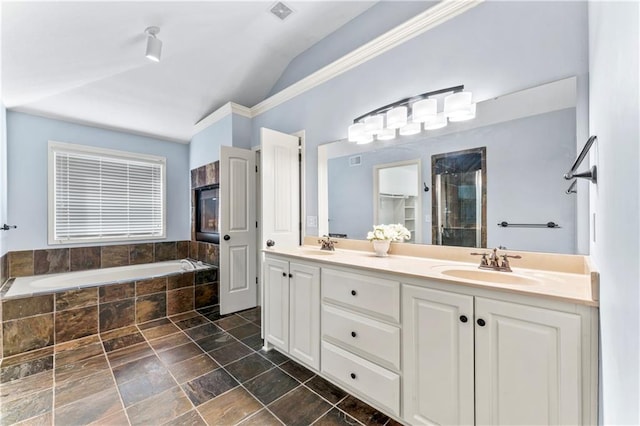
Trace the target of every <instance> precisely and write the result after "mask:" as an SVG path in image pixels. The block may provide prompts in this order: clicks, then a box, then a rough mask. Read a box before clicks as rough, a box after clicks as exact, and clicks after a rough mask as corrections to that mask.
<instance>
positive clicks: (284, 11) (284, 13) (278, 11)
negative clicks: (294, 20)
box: [269, 1, 293, 21]
mask: <svg viewBox="0 0 640 426" xmlns="http://www.w3.org/2000/svg"><path fill="white" fill-rule="evenodd" d="M269 11H270V12H271V13H272V14H273V15H275V16H277V17H278V18H280V19H281V20H282V21H284V20H285V19H287V17H288V16H289V15H291V14H292V13H293V10H291V8H290V7H289V6H287V5H286V4H284V3H282V2H281V1H279V2H278V3H276V4H274V5H273V7H272V8H271V9H270V10H269Z"/></svg>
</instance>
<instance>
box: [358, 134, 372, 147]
mask: <svg viewBox="0 0 640 426" xmlns="http://www.w3.org/2000/svg"><path fill="white" fill-rule="evenodd" d="M371 142H373V135H372V134H370V133H367V132H364V133H363V134H362V136H360V138H358V140H357V141H356V144H358V145H364V144H367V143H371Z"/></svg>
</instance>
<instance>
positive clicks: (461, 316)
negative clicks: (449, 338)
mask: <svg viewBox="0 0 640 426" xmlns="http://www.w3.org/2000/svg"><path fill="white" fill-rule="evenodd" d="M468 320H469V319H468V318H467V316H466V315H460V321H461V322H467V321H468Z"/></svg>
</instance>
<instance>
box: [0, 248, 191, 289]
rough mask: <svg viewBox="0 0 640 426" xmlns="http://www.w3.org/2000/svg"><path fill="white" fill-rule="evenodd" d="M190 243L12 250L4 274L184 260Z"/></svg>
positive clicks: (7, 276)
mask: <svg viewBox="0 0 640 426" xmlns="http://www.w3.org/2000/svg"><path fill="white" fill-rule="evenodd" d="M189 243H190V242H189V241H162V242H150V243H141V244H120V245H109V246H105V245H102V246H91V247H72V248H67V247H65V248H50V249H38V250H22V251H12V252H9V253H7V254H6V261H5V262H6V266H5V267H4V270H6V275H3V277H4V278H9V277H27V276H31V275H44V274H55V273H60V272H72V271H86V270H88V269H101V268H110V267H113V266H128V265H139V264H141V263H154V262H164V261H166V260H177V259H184V258H187V257H189V248H190V244H189ZM191 257H194V256H191ZM194 258H195V257H194ZM0 284H1V282H0Z"/></svg>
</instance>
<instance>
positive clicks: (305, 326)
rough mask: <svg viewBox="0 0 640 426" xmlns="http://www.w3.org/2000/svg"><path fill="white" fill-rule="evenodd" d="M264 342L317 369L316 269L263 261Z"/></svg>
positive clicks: (318, 317)
mask: <svg viewBox="0 0 640 426" xmlns="http://www.w3.org/2000/svg"><path fill="white" fill-rule="evenodd" d="M263 282H264V298H265V300H264V303H265V307H266V308H265V317H264V320H265V324H264V328H265V340H266V341H267V342H268V343H270V344H272V345H273V346H275V347H277V348H279V349H280V350H282V351H283V352H285V353H287V354H289V355H291V356H292V357H293V358H295V359H296V360H298V361H300V362H301V363H303V364H306V365H307V366H309V367H311V368H313V369H315V370H319V369H320V268H319V267H317V266H313V265H309V264H306V263H299V262H289V261H286V260H282V259H279V258H273V257H267V258H266V260H265V262H264V272H263Z"/></svg>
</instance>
